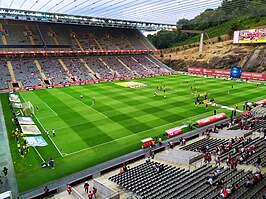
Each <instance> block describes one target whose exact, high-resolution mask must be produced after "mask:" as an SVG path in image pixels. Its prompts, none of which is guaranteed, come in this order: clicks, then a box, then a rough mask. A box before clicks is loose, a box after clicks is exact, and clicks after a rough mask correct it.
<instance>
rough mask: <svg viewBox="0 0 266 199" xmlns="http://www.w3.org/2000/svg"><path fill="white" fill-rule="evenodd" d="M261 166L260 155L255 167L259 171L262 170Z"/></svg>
mask: <svg viewBox="0 0 266 199" xmlns="http://www.w3.org/2000/svg"><path fill="white" fill-rule="evenodd" d="M260 164H261V158H260V156H259V155H258V157H257V160H256V162H255V163H254V165H255V166H256V168H257V169H260Z"/></svg>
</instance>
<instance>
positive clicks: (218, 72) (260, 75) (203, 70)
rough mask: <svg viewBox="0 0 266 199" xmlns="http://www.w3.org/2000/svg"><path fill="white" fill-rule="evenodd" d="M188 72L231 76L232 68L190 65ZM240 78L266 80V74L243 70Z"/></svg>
mask: <svg viewBox="0 0 266 199" xmlns="http://www.w3.org/2000/svg"><path fill="white" fill-rule="evenodd" d="M188 72H189V73H194V74H200V75H215V76H225V77H230V70H215V69H206V68H193V67H189V68H188ZM240 78H244V79H255V80H262V81H266V74H263V73H252V72H242V75H241V77H240Z"/></svg>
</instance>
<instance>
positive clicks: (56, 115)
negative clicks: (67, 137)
mask: <svg viewBox="0 0 266 199" xmlns="http://www.w3.org/2000/svg"><path fill="white" fill-rule="evenodd" d="M43 103H44V104H45V105H46V106H47V107H48V108H49V109H50V110H51V111H52V112H53V113H54V114H55V115H56V116H58V114H57V113H56V112H55V111H54V110H53V109H52V108H51V107H50V106H49V105H48V104H46V102H44V101H43Z"/></svg>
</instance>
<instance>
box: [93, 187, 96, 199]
mask: <svg viewBox="0 0 266 199" xmlns="http://www.w3.org/2000/svg"><path fill="white" fill-rule="evenodd" d="M96 193H97V189H96V188H95V187H92V194H93V196H94V197H95V198H96Z"/></svg>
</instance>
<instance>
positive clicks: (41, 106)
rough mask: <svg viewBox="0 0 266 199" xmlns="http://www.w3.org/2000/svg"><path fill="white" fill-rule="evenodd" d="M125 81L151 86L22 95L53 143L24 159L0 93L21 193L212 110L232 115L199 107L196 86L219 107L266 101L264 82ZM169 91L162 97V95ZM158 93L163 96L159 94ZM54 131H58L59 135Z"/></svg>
mask: <svg viewBox="0 0 266 199" xmlns="http://www.w3.org/2000/svg"><path fill="white" fill-rule="evenodd" d="M128 81H134V82H138V83H144V84H147V85H148V86H145V87H139V88H126V87H122V86H119V85H117V84H115V82H109V83H99V84H90V85H83V86H70V87H64V88H53V89H45V90H35V91H26V92H21V93H20V96H21V99H22V100H23V101H29V102H31V103H32V104H33V106H34V107H36V106H38V111H36V109H35V111H34V112H35V117H33V118H34V121H35V122H36V124H37V125H38V127H39V129H40V130H41V131H42V135H43V137H44V138H45V140H46V141H47V142H48V146H46V147H36V149H37V151H35V150H34V149H33V148H31V149H30V152H29V153H27V154H26V155H25V158H24V159H22V158H21V157H20V155H19V153H18V151H17V149H16V143H15V141H14V137H12V136H11V133H10V132H11V130H12V129H14V128H15V126H14V125H13V124H12V123H11V117H12V115H11V113H10V108H9V106H8V105H7V104H8V101H7V94H6V95H1V98H2V104H3V109H4V112H5V119H6V125H7V130H8V133H9V139H10V148H11V152H12V158H13V161H14V167H15V171H16V177H17V181H18V185H19V190H20V191H21V192H23V191H26V190H29V189H31V188H34V187H36V186H40V185H43V184H45V183H47V182H49V181H53V180H56V179H58V178H61V177H64V176H66V175H69V174H72V173H74V172H78V171H80V170H83V169H86V168H88V167H91V166H93V165H96V164H99V163H101V162H104V161H107V160H110V159H112V158H115V157H118V156H121V155H123V154H126V153H129V152H132V151H134V150H137V149H140V148H141V142H140V140H141V139H144V138H148V137H162V138H163V139H166V138H165V137H164V136H163V134H164V132H165V130H167V129H170V128H173V127H176V126H184V125H186V124H188V123H194V122H195V121H196V120H198V119H201V118H205V117H207V116H210V115H212V114H213V110H214V109H216V110H217V113H222V112H224V113H226V114H227V115H228V116H230V114H231V111H230V110H227V109H219V108H217V107H212V106H209V107H208V109H206V108H205V105H199V106H194V101H195V97H194V95H193V94H192V92H191V87H192V90H194V88H196V89H197V91H198V92H197V93H198V94H200V93H204V91H206V93H207V94H208V95H209V96H208V97H209V98H214V99H215V102H216V103H218V104H221V105H224V106H228V107H232V108H234V107H235V105H236V104H238V106H239V109H240V110H242V105H243V104H244V102H245V101H251V102H256V101H259V100H262V99H265V98H266V92H265V91H266V87H265V86H264V85H263V84H260V85H259V86H257V84H252V83H243V82H235V81H227V80H220V79H211V78H203V77H195V76H185V75H171V76H158V77H153V78H145V79H135V80H128ZM128 81H125V82H128ZM164 85H165V86H166V92H165V93H164V92H163V91H162V90H157V87H160V86H162V87H163V86H164ZM171 87H172V88H171ZM228 90H230V94H228ZM154 92H157V93H158V96H154ZM81 95H82V98H81ZM164 96H165V97H164ZM44 129H46V130H48V131H49V132H50V136H51V139H49V138H47V137H46V135H45V132H44ZM52 129H55V131H56V136H55V137H53V136H52V134H51V130H52ZM184 131H187V129H184ZM50 156H53V158H54V160H55V169H53V170H52V169H50V168H40V165H41V163H42V159H43V160H45V161H48V160H49V158H50Z"/></svg>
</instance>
